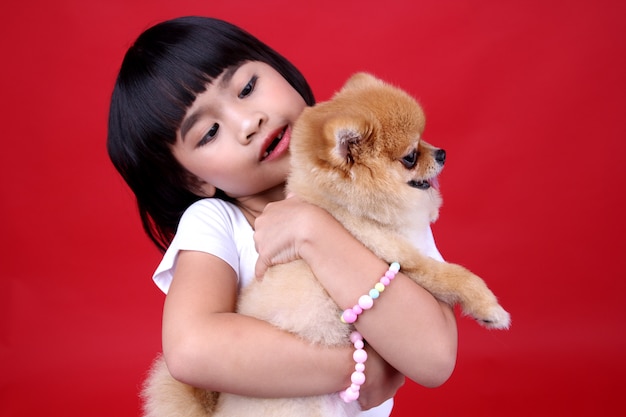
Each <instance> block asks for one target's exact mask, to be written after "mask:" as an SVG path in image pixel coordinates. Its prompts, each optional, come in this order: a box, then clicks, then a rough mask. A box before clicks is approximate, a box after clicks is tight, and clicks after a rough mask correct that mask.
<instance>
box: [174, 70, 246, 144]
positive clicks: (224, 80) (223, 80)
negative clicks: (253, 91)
mask: <svg viewBox="0 0 626 417" xmlns="http://www.w3.org/2000/svg"><path fill="white" fill-rule="evenodd" d="M243 64H244V63H243V62H242V63H240V64H237V65H232V66H230V67H228V68H226V69H225V70H224V72H223V73H222V74H221V75H220V76H219V78H220V80H219V83H218V88H226V87H228V84H229V83H230V81H231V80H232V78H233V76H234V75H235V73H236V72H237V70H238V69H239V68H241V66H242V65H243ZM201 114H202V109H198V110H196V111H195V112H193V113H191V114H190V115H189V116H188V117H185V118H184V119H183V122H182V123H181V125H180V137H181V138H182V140H183V142H184V141H185V136H186V135H187V133H189V131H190V130H191V128H192V127H193V125H194V124H196V122H197V121H198V119H199V118H200V115H201Z"/></svg>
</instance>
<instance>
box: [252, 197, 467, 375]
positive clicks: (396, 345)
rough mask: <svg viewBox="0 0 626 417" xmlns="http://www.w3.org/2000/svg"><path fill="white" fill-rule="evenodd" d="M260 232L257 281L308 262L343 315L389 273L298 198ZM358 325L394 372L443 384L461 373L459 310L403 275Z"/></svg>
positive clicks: (260, 223) (269, 212) (266, 219)
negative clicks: (273, 270) (457, 369)
mask: <svg viewBox="0 0 626 417" xmlns="http://www.w3.org/2000/svg"><path fill="white" fill-rule="evenodd" d="M255 226H256V230H257V231H256V233H255V242H256V245H257V250H258V251H259V254H260V258H259V262H258V263H257V275H259V276H261V275H262V274H263V272H264V270H265V269H266V267H267V266H269V265H273V264H276V263H282V262H286V261H289V260H292V259H296V258H303V259H304V260H305V261H306V262H307V263H308V264H309V265H310V266H311V267H312V269H313V272H314V273H315V275H316V277H317V278H318V279H319V281H320V282H321V283H322V285H323V286H324V287H325V288H326V290H327V291H328V293H329V294H330V295H331V297H333V299H334V300H335V302H337V304H338V305H339V306H340V307H341V308H342V309H344V308H348V307H352V306H353V305H354V304H355V303H356V301H357V299H358V297H359V296H361V295H363V294H365V293H366V292H367V291H369V289H370V288H372V286H373V284H374V283H376V282H377V281H378V279H379V277H380V276H382V274H384V272H385V271H386V270H387V268H388V265H387V264H386V263H384V262H383V261H382V260H380V259H378V258H377V257H376V256H375V255H374V254H373V253H372V252H371V251H369V250H368V249H367V248H366V247H365V246H363V245H362V244H361V243H360V242H358V241H357V240H356V239H355V238H354V237H352V235H351V234H350V233H349V232H348V231H347V230H346V229H345V228H344V227H343V226H341V225H340V224H339V223H338V222H337V221H336V220H335V219H334V218H333V217H332V216H331V215H330V214H328V213H327V212H326V211H324V210H322V209H320V208H318V207H316V206H313V205H311V204H307V203H304V202H302V201H301V200H300V199H298V198H297V197H294V198H289V199H287V200H284V201H281V202H277V203H272V204H269V205H268V206H267V207H266V209H265V211H264V212H263V215H262V216H260V217H259V218H257V221H256V223H255ZM356 327H357V329H358V330H359V331H360V332H361V333H362V334H363V336H364V338H365V339H366V340H367V342H368V343H369V344H370V345H371V346H372V347H373V348H374V349H375V350H376V351H377V352H378V353H379V354H380V355H381V356H382V357H383V358H384V359H385V360H387V361H388V362H389V364H390V365H391V366H393V367H394V368H396V369H397V370H398V371H400V372H402V373H403V374H404V375H406V376H407V377H409V378H410V379H412V380H413V381H415V382H417V383H419V384H421V385H424V386H428V387H434V386H438V385H441V384H442V383H444V382H445V381H446V380H447V379H448V378H449V377H450V375H451V373H452V371H453V369H454V366H455V363H456V352H457V328H456V320H455V316H454V313H453V311H452V308H451V307H450V306H448V305H447V304H445V303H442V302H439V301H438V300H436V299H435V298H434V297H433V296H432V295H431V294H430V293H429V292H428V291H426V290H425V289H423V288H422V287H420V286H419V285H417V284H415V283H414V282H413V281H412V280H410V279H409V278H408V277H406V276H405V275H403V274H401V273H400V274H398V276H397V277H396V279H395V280H394V281H393V283H392V284H391V285H389V286H388V287H387V289H385V292H384V293H383V294H382V295H381V296H380V298H378V299H377V300H376V302H375V308H374V309H372V310H369V311H367V312H365V313H363V314H361V315H360V316H359V319H358V320H357V322H356ZM367 373H368V371H367V369H366V374H367Z"/></svg>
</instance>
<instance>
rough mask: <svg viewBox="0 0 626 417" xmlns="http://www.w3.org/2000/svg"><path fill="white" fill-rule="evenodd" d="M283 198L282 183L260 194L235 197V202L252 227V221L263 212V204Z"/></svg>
mask: <svg viewBox="0 0 626 417" xmlns="http://www.w3.org/2000/svg"><path fill="white" fill-rule="evenodd" d="M284 199H285V187H284V184H283V185H281V186H279V187H274V188H272V189H270V190H267V191H264V192H263V193H261V194H255V195H253V196H248V197H241V198H237V199H236V201H235V203H236V204H237V206H238V207H239V209H240V210H241V212H242V213H243V215H244V216H245V217H246V219H247V220H248V223H250V225H251V226H252V227H254V221H255V220H256V218H257V217H258V216H260V215H261V213H263V210H264V209H265V206H266V205H268V204H269V203H273V202H274V201H280V200H284Z"/></svg>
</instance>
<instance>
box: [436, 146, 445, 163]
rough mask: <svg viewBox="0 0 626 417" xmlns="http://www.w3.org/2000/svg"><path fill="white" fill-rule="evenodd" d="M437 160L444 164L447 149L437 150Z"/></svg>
mask: <svg viewBox="0 0 626 417" xmlns="http://www.w3.org/2000/svg"><path fill="white" fill-rule="evenodd" d="M435 161H437V163H438V164H439V165H443V164H444V163H445V162H446V151H445V150H443V149H437V150H436V151H435Z"/></svg>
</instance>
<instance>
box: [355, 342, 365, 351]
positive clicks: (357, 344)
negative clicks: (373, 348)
mask: <svg viewBox="0 0 626 417" xmlns="http://www.w3.org/2000/svg"><path fill="white" fill-rule="evenodd" d="M363 346H365V343H363V340H357V341H356V342H354V348H355V349H363Z"/></svg>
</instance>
